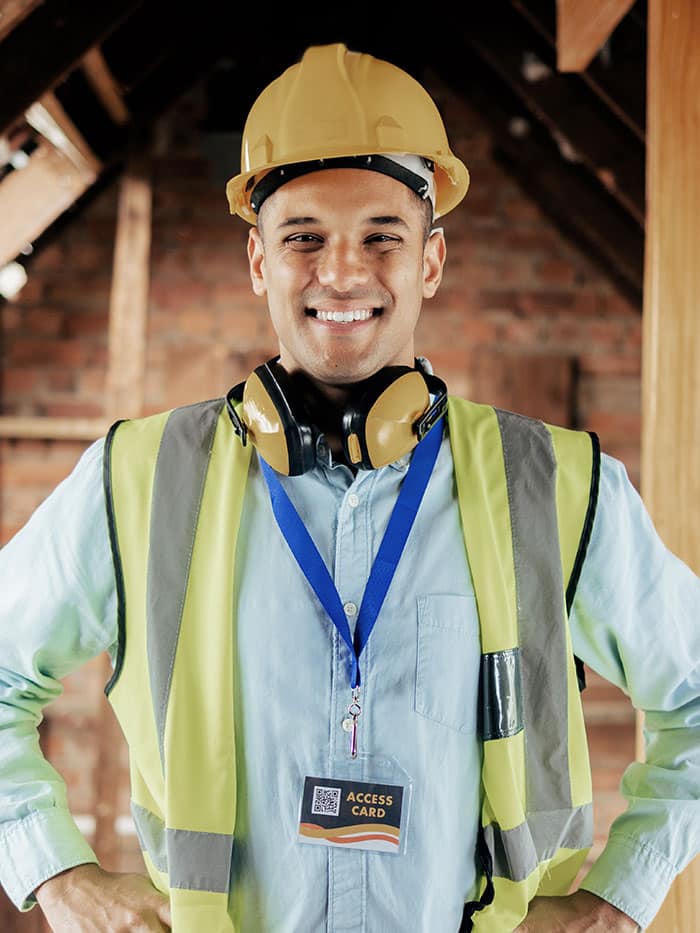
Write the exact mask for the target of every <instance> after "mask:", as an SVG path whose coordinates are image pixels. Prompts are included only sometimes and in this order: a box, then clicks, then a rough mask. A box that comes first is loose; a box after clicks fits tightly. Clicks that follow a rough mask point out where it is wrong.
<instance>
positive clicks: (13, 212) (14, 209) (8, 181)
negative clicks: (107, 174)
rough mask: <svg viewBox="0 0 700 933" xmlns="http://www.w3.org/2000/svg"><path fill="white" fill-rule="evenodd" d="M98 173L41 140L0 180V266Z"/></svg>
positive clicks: (13, 255) (21, 248)
mask: <svg viewBox="0 0 700 933" xmlns="http://www.w3.org/2000/svg"><path fill="white" fill-rule="evenodd" d="M96 178H97V173H96V172H95V171H94V170H92V169H90V168H89V167H88V166H87V164H85V163H83V165H82V166H77V165H76V164H75V163H74V161H73V160H72V159H71V158H69V157H68V156H67V155H66V154H65V153H64V152H61V150H60V149H56V148H55V147H54V146H52V145H51V144H50V143H49V142H46V141H44V140H42V141H41V142H40V143H39V145H38V147H37V148H36V149H35V150H34V152H33V153H32V155H31V158H30V159H29V160H28V162H27V164H26V165H25V166H24V168H22V169H17V170H16V171H13V172H10V173H9V174H8V175H6V176H5V178H3V180H2V182H1V183H0V216H1V217H2V224H0V266H2V265H4V264H5V263H6V262H11V261H12V260H13V259H15V258H16V257H17V256H18V255H19V254H20V253H21V252H22V250H24V249H25V247H26V246H27V245H28V244H31V243H33V242H34V240H35V239H37V238H38V237H39V236H41V234H42V233H43V232H44V231H45V230H46V229H47V227H49V226H50V225H51V224H52V223H53V222H54V221H55V220H56V219H57V218H58V217H60V215H61V214H62V213H63V212H64V211H66V210H67V209H68V208H69V207H71V205H72V204H73V203H74V202H75V201H76V200H77V199H78V198H79V197H80V196H81V195H82V194H83V193H84V192H85V191H86V190H87V189H88V188H89V186H90V185H92V184H93V182H94V181H95V180H96Z"/></svg>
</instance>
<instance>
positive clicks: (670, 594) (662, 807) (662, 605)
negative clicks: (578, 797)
mask: <svg viewBox="0 0 700 933" xmlns="http://www.w3.org/2000/svg"><path fill="white" fill-rule="evenodd" d="M699 623H700V579H699V578H698V577H697V576H696V575H695V574H694V573H693V572H692V571H691V570H690V568H689V567H687V566H686V565H685V564H684V563H682V562H681V561H680V560H679V559H678V558H677V557H676V556H675V555H674V554H672V553H671V552H670V551H669V550H668V549H667V548H666V547H665V545H664V543H663V542H662V541H661V539H660V538H659V536H658V534H657V532H656V531H655V529H654V527H653V525H652V522H651V519H650V517H649V515H648V513H647V512H646V510H645V508H644V506H643V503H642V501H641V499H640V497H639V496H638V494H637V492H636V490H635V489H634V487H633V486H632V484H631V483H630V481H629V479H628V478H627V475H626V472H625V470H624V467H623V466H622V464H620V463H618V462H617V461H615V460H613V459H612V458H609V457H605V456H604V457H603V463H602V473H601V488H600V500H599V506H598V512H597V515H596V519H595V522H594V527H593V534H592V538H591V544H590V548H589V552H588V555H587V557H586V561H585V563H584V567H583V573H582V575H581V579H580V581H579V586H578V590H577V594H576V599H575V601H574V605H573V611H572V614H571V634H572V641H573V648H574V652H575V653H576V654H577V655H578V656H579V657H580V658H581V659H582V660H583V661H584V662H585V663H586V664H587V665H589V666H590V667H591V668H592V669H593V670H595V671H596V672H597V673H599V674H600V675H601V676H602V677H604V678H606V680H608V681H610V682H612V683H614V684H616V685H617V686H618V687H620V689H622V690H623V691H624V692H625V693H626V694H627V695H628V696H629V697H630V699H631V701H632V704H633V705H634V706H635V707H636V708H637V709H640V710H643V711H644V716H645V740H646V757H645V761H644V762H635V763H632V764H630V765H629V767H628V768H627V769H626V771H625V774H624V777H623V780H622V784H621V791H622V794H623V795H624V796H625V797H626V799H627V801H628V803H629V806H628V808H627V810H626V811H625V812H624V813H623V814H622V815H621V816H619V817H618V818H617V819H616V820H615V821H614V823H613V824H612V827H611V830H610V836H609V839H608V842H607V844H606V846H605V848H604V850H603V852H602V853H601V855H600V856H599V858H598V859H597V860H596V863H595V864H594V865H593V867H592V869H591V871H590V872H589V873H588V875H587V876H586V877H585V878H584V880H583V882H582V884H581V889H582V890H585V891H588V892H590V893H592V894H596V895H598V896H599V897H601V898H604V899H605V900H607V901H609V902H610V903H611V904H612V905H614V906H615V907H617V908H619V909H620V910H622V911H624V912H625V913H627V914H628V915H629V916H630V917H632V918H634V919H635V920H636V921H637V923H638V924H639V925H640V926H641V927H642V928H644V927H646V926H648V925H649V923H650V922H651V920H652V919H653V917H654V916H655V914H656V913H657V911H658V910H659V908H660V906H661V904H662V903H663V900H664V898H665V897H666V894H667V893H668V889H669V887H670V886H671V884H672V882H673V879H674V878H675V876H676V875H677V873H678V872H679V871H681V870H682V869H683V868H684V867H685V866H686V865H687V864H688V862H689V861H690V860H691V859H692V858H693V857H694V856H695V855H696V854H697V853H698V852H700V800H698V799H697V798H698V793H697V789H698V787H700V742H699V741H698V723H699V722H700V663H699V661H698V659H700V624H699ZM554 929H556V927H555V928H554Z"/></svg>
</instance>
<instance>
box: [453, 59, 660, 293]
mask: <svg viewBox="0 0 700 933" xmlns="http://www.w3.org/2000/svg"><path fill="white" fill-rule="evenodd" d="M460 48H461V47H460ZM438 74H439V76H440V77H441V79H442V80H443V81H444V82H445V83H446V84H447V85H448V86H450V87H452V88H453V89H454V91H455V92H457V93H458V94H460V95H462V96H463V97H464V99H465V100H466V101H467V102H468V103H469V104H470V106H472V107H473V108H474V109H475V110H476V111H477V112H478V113H479V115H480V117H481V118H482V119H483V121H484V123H485V124H486V125H487V126H488V127H489V129H490V131H491V133H492V136H493V142H494V156H495V157H496V158H497V159H499V160H500V161H501V162H503V163H504V165H505V167H506V168H507V170H508V171H509V172H510V173H511V174H512V175H513V176H514V177H515V178H516V179H517V180H518V181H519V182H520V183H521V185H522V187H523V190H524V191H526V192H527V195H528V197H531V198H533V199H534V200H535V201H536V202H537V203H538V204H540V205H541V206H542V209H543V210H544V211H545V213H546V214H547V215H548V216H549V217H550V218H551V219H552V220H553V221H554V222H555V223H556V224H557V226H558V227H559V229H561V230H562V231H563V232H564V233H565V234H566V235H567V236H569V237H571V239H572V240H573V241H575V242H576V243H577V244H578V245H579V247H581V248H583V249H585V250H586V251H587V252H588V253H589V254H590V255H591V256H592V257H593V258H594V259H596V260H597V261H598V262H599V264H600V265H601V267H602V268H604V269H605V270H606V273H607V274H608V275H609V276H610V277H611V278H612V279H613V280H614V281H615V282H616V283H617V284H618V286H619V287H620V288H621V289H622V290H623V291H624V292H625V294H627V295H628V296H629V298H630V300H631V301H632V302H633V303H634V304H636V305H638V306H639V307H641V300H642V286H643V268H644V234H643V231H642V230H641V229H640V227H639V225H638V224H637V223H635V221H634V220H632V218H630V217H629V215H628V214H627V212H626V211H625V210H623V208H622V207H621V206H620V205H619V204H618V203H617V202H616V201H615V199H614V198H612V197H610V196H609V195H608V194H607V193H606V192H605V191H604V190H603V189H602V187H601V185H600V184H598V183H597V182H596V180H595V178H594V177H593V176H592V175H591V173H590V172H588V171H586V170H585V169H584V168H583V167H582V166H581V165H580V164H578V163H572V162H568V161H566V160H565V159H563V158H561V157H560V154H559V152H558V151H557V148H556V145H555V143H554V141H553V139H552V136H551V134H550V133H548V132H547V130H546V128H544V127H543V126H542V125H541V124H540V123H539V122H538V121H536V120H533V119H532V118H531V117H530V115H529V114H528V112H527V110H526V108H525V107H524V105H523V103H522V101H520V100H519V98H518V97H517V96H516V95H515V93H514V92H513V91H512V89H511V88H510V87H509V86H508V85H507V84H506V83H505V82H502V81H499V80H498V79H497V78H495V77H494V75H493V73H492V72H491V70H490V69H489V67H488V66H487V65H486V64H485V63H484V61H483V60H482V59H481V58H480V57H478V56H476V55H474V54H473V53H472V52H470V51H469V50H467V51H466V52H465V51H464V49H461V53H460V54H456V53H453V52H452V51H451V50H448V51H447V52H446V54H444V55H443V56H442V58H441V61H440V69H439V72H438ZM514 120H515V122H516V123H517V124H519V125H520V126H521V127H522V131H521V133H519V134H515V133H514V132H513V125H514ZM564 192H566V195H565V196H563V193H564Z"/></svg>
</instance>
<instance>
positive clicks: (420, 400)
mask: <svg viewBox="0 0 700 933" xmlns="http://www.w3.org/2000/svg"><path fill="white" fill-rule="evenodd" d="M429 408H430V393H429V391H428V386H427V383H426V380H425V378H424V376H423V374H422V373H420V372H419V371H418V370H416V369H413V368H412V367H410V366H387V367H386V368H384V369H382V370H380V371H379V372H378V373H376V374H375V375H374V376H371V377H370V378H369V379H368V380H367V382H366V383H365V386H364V387H363V391H362V393H361V394H360V396H359V397H358V398H357V400H353V403H352V404H351V405H350V406H349V407H348V408H347V410H346V412H345V415H344V417H343V435H344V437H343V445H344V448H345V454H346V456H347V458H348V460H349V462H350V463H352V464H353V465H354V466H357V467H361V468H362V469H365V470H371V469H376V468H377V467H380V466H385V465H386V464H387V463H393V462H394V461H395V460H398V459H399V458H400V457H402V456H404V454H406V453H408V452H409V451H410V450H412V449H413V448H414V447H415V446H416V444H417V443H418V441H419V437H418V435H417V433H416V431H415V429H414V425H415V423H416V422H417V421H418V420H419V419H420V417H421V416H422V415H423V414H424V413H425V412H426V411H427V410H428V409H429Z"/></svg>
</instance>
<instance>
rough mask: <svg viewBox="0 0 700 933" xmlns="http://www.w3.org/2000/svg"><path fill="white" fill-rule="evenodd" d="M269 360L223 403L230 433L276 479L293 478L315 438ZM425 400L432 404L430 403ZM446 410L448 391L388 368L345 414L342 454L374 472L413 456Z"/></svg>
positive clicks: (312, 451) (312, 453)
mask: <svg viewBox="0 0 700 933" xmlns="http://www.w3.org/2000/svg"><path fill="white" fill-rule="evenodd" d="M278 359H279V357H275V358H273V359H271V360H268V361H267V362H266V363H263V364H262V365H261V366H258V367H257V368H256V369H255V370H254V371H253V372H252V373H251V375H250V376H249V377H248V379H247V380H246V381H245V382H241V383H239V384H238V385H236V386H234V387H233V388H232V389H231V390H230V391H229V393H228V394H227V396H226V406H227V409H228V413H229V416H230V418H231V421H232V423H233V427H234V430H235V431H236V433H237V434H238V435H239V437H240V438H241V441H242V442H243V444H245V443H246V441H247V438H248V436H250V439H251V441H252V443H253V444H254V445H255V447H256V449H257V450H258V451H259V453H260V455H261V457H262V458H263V459H264V460H265V461H266V462H267V463H269V464H270V466H271V467H272V468H273V469H274V470H276V471H277V472H278V473H282V474H284V475H286V476H299V475H301V474H302V473H306V471H307V470H310V469H311V468H312V466H313V465H314V463H315V461H316V441H317V439H318V433H319V432H318V431H317V429H316V428H314V427H313V425H312V424H311V422H310V419H309V415H308V412H307V410H306V407H305V405H304V402H303V399H302V398H301V396H300V393H299V391H298V390H297V388H296V387H295V385H294V383H293V381H292V380H291V379H290V377H289V374H288V373H287V371H286V370H285V369H284V368H283V367H282V366H281V365H280V364H279V363H278ZM431 394H432V395H434V396H435V398H433V399H431ZM446 408H447V387H446V386H445V383H444V382H443V381H442V380H441V379H438V378H437V376H434V375H432V374H430V373H426V372H424V371H423V370H420V369H412V368H411V367H410V366H387V367H385V368H384V369H381V370H379V372H377V373H375V374H374V375H373V376H371V377H370V378H369V379H367V380H365V381H364V382H363V383H362V389H361V392H360V393H359V395H358V397H357V399H353V400H352V402H351V404H350V405H349V406H348V408H347V409H346V410H345V413H344V415H343V422H342V440H343V449H344V451H345V455H346V457H347V459H348V463H351V464H352V465H353V466H354V467H358V468H361V469H363V470H373V469H377V468H378V467H381V466H386V464H387V463H393V462H394V460H398V459H399V458H400V457H403V456H404V455H405V454H407V453H408V452H409V451H411V450H413V448H414V447H415V446H416V444H417V443H418V442H419V441H421V440H422V439H423V438H424V437H425V435H426V434H427V433H428V431H429V430H430V429H431V428H432V427H433V425H434V424H435V423H436V422H437V421H438V420H439V418H440V417H441V416H442V415H443V414H444V413H445V410H446Z"/></svg>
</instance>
